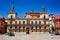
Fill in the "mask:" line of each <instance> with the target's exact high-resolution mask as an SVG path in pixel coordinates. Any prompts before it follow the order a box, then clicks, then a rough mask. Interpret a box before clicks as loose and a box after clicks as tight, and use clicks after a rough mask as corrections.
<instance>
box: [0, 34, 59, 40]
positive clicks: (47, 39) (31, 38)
mask: <svg viewBox="0 0 60 40" xmlns="http://www.w3.org/2000/svg"><path fill="white" fill-rule="evenodd" d="M0 40H60V35H57V36H56V35H51V34H47V33H46V34H45V33H44V34H16V36H7V35H0Z"/></svg>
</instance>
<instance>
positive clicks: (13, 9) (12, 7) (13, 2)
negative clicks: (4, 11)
mask: <svg viewBox="0 0 60 40" xmlns="http://www.w3.org/2000/svg"><path fill="white" fill-rule="evenodd" d="M12 11H14V0H12Z"/></svg>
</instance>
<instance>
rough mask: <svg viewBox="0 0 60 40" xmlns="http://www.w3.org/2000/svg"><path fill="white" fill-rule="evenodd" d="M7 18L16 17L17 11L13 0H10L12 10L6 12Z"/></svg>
mask: <svg viewBox="0 0 60 40" xmlns="http://www.w3.org/2000/svg"><path fill="white" fill-rule="evenodd" d="M8 18H13V19H15V18H17V13H16V11H15V9H14V1H13V2H12V10H11V11H10V12H9V13H8Z"/></svg>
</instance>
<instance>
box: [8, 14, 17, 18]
mask: <svg viewBox="0 0 60 40" xmlns="http://www.w3.org/2000/svg"><path fill="white" fill-rule="evenodd" d="M11 15H12V16H13V18H16V14H8V18H11Z"/></svg>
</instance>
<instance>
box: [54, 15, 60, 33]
mask: <svg viewBox="0 0 60 40" xmlns="http://www.w3.org/2000/svg"><path fill="white" fill-rule="evenodd" d="M54 25H55V28H56V33H59V34H60V16H59V15H57V16H54Z"/></svg>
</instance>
